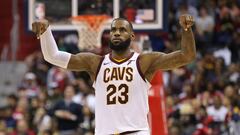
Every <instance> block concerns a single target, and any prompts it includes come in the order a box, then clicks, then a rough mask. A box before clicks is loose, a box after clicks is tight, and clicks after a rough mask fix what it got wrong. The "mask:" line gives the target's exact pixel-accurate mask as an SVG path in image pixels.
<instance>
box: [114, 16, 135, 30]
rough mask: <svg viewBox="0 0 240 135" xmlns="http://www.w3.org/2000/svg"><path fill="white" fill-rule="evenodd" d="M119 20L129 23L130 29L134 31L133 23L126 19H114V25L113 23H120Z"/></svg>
mask: <svg viewBox="0 0 240 135" xmlns="http://www.w3.org/2000/svg"><path fill="white" fill-rule="evenodd" d="M118 20H122V21H127V22H128V24H129V26H130V29H131V30H132V31H133V25H132V23H131V22H130V21H128V20H127V19H125V18H115V19H113V21H112V23H113V22H114V21H118ZM111 27H112V24H111Z"/></svg>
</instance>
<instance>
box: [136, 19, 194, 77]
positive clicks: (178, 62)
mask: <svg viewBox="0 0 240 135" xmlns="http://www.w3.org/2000/svg"><path fill="white" fill-rule="evenodd" d="M179 23H180V25H181V27H182V28H183V32H182V39H181V50H177V51H174V52H172V53H169V54H165V53H160V52H153V53H147V54H141V56H140V65H141V69H142V72H143V73H144V75H145V77H146V78H147V79H148V80H151V77H152V76H153V74H154V73H155V72H156V71H157V70H171V69H174V68H177V67H180V66H183V65H186V64H188V63H190V62H192V61H193V60H194V59H195V57H196V48H195V39H194V35H193V32H192V29H191V27H192V25H193V23H194V20H193V17H192V16H190V15H182V16H181V17H180V18H179Z"/></svg>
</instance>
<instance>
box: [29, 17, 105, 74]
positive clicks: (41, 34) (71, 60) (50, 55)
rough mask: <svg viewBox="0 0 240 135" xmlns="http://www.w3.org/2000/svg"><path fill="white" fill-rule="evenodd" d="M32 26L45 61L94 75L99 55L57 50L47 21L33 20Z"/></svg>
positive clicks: (99, 58)
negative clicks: (38, 39) (74, 53)
mask: <svg viewBox="0 0 240 135" xmlns="http://www.w3.org/2000/svg"><path fill="white" fill-rule="evenodd" d="M32 28H33V32H35V33H36V35H37V37H38V38H40V42H41V50H42V53H43V57H44V59H45V60H46V61H48V62H49V63H51V64H53V65H56V66H59V67H61V68H65V69H70V70H74V71H87V72H89V73H90V74H91V76H92V75H95V73H96V71H97V67H98V64H99V62H100V60H101V56H99V55H95V54H93V53H79V54H76V55H73V54H70V53H68V52H63V51H59V50H58V47H57V44H56V41H55V40H54V37H53V35H52V32H51V28H50V26H49V24H48V22H47V21H39V22H34V23H33V24H32Z"/></svg>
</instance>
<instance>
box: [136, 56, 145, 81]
mask: <svg viewBox="0 0 240 135" xmlns="http://www.w3.org/2000/svg"><path fill="white" fill-rule="evenodd" d="M139 58H140V57H139V56H138V58H137V61H136V63H137V70H138V73H139V74H140V76H141V77H142V79H143V80H144V81H145V82H146V78H145V76H144V75H143V72H142V70H141V68H140V64H139Z"/></svg>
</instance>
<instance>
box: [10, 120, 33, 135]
mask: <svg viewBox="0 0 240 135" xmlns="http://www.w3.org/2000/svg"><path fill="white" fill-rule="evenodd" d="M10 135H36V134H35V133H34V132H33V131H32V130H31V129H29V128H28V124H27V121H26V120H24V119H21V120H18V122H17V127H16V130H15V131H14V132H13V133H11V134H10Z"/></svg>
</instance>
